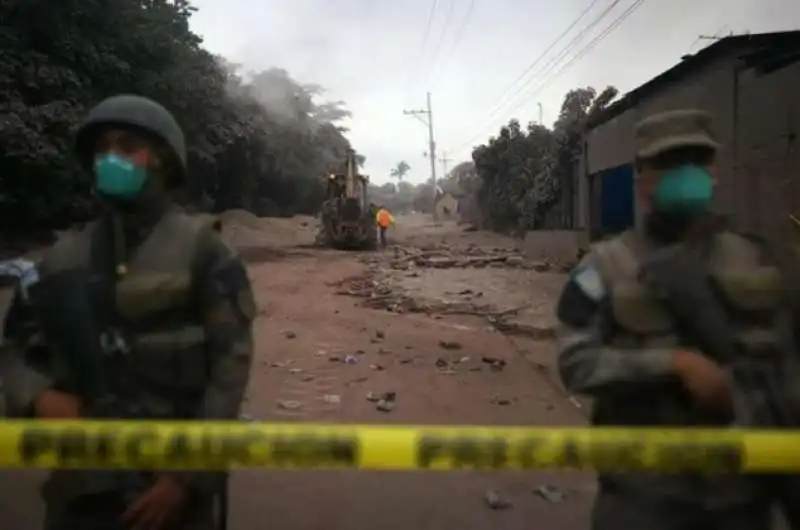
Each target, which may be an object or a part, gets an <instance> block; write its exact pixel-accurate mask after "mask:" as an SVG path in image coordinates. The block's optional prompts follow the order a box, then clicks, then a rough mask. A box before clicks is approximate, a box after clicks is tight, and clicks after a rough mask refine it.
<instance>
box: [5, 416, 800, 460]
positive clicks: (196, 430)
mask: <svg viewBox="0 0 800 530" xmlns="http://www.w3.org/2000/svg"><path fill="white" fill-rule="evenodd" d="M0 467H5V468H54V469H55V468H57V469H63V468H84V469H111V468H115V469H193V470H218V469H227V468H291V469H299V468H306V469H308V468H357V469H385V470H390V469H391V470H453V469H533V468H568V469H578V468H593V469H597V470H601V471H629V470H640V469H650V470H659V471H663V472H680V471H688V470H698V471H705V472H725V473H727V472H767V473H800V432H798V431H786V430H784V431H749V430H748V431H743V430H733V429H721V430H707V429H670V430H662V429H606V428H602V429H601V428H560V427H559V428H522V427H520V428H516V427H514V428H505V427H496V428H495V427H489V428H483V427H426V426H396V427H394V426H362V425H359V426H341V425H309V424H257V423H241V422H135V421H80V422H78V421H76V422H56V421H37V422H33V421H25V422H23V421H8V422H2V423H0Z"/></svg>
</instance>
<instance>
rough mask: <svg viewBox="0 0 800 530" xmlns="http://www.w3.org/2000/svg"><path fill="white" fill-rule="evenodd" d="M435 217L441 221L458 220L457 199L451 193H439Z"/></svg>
mask: <svg viewBox="0 0 800 530" xmlns="http://www.w3.org/2000/svg"><path fill="white" fill-rule="evenodd" d="M435 208H436V215H437V216H438V218H439V219H441V220H442V221H447V220H451V219H457V218H458V199H456V198H455V197H454V196H453V194H452V193H440V194H439V195H438V197H436V204H435Z"/></svg>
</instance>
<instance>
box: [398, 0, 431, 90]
mask: <svg viewBox="0 0 800 530" xmlns="http://www.w3.org/2000/svg"><path fill="white" fill-rule="evenodd" d="M438 5H439V0H433V2H431V10H430V12H429V13H428V24H427V25H426V26H425V34H424V36H423V37H422V46H420V48H419V53H418V54H417V60H416V61H414V63H412V65H411V68H410V70H409V72H408V79H407V80H406V90H405V91H406V93H408V90H409V89H410V88H411V82H412V81H413V80H414V72H415V71H416V68H417V66H418V65H419V63H420V61H421V60H422V57H423V56H424V55H425V47H426V46H427V45H428V39H429V38H430V36H431V26H433V16H434V15H435V14H436V7H437V6H438Z"/></svg>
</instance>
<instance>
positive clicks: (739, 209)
mask: <svg viewBox="0 0 800 530" xmlns="http://www.w3.org/2000/svg"><path fill="white" fill-rule="evenodd" d="M737 81H738V84H737V88H738V98H737V107H736V108H737V115H736V137H735V144H734V147H735V156H734V159H733V161H732V171H733V179H732V181H733V183H734V184H735V186H733V188H734V189H733V190H732V191H733V192H735V194H736V196H735V203H734V205H735V210H734V211H735V213H736V220H737V221H738V224H739V225H740V227H741V228H743V229H745V230H748V231H752V232H755V233H759V234H762V235H765V236H768V237H771V238H775V239H778V240H783V239H785V238H787V237H792V238H796V237H797V236H798V235H799V234H800V228H799V227H798V226H797V224H796V223H795V222H794V221H793V220H792V219H791V215H795V216H798V214H800V104H798V101H797V100H798V97H800V63H795V64H793V65H791V66H788V67H786V68H784V69H782V70H779V71H777V72H774V73H771V74H767V75H758V74H757V72H754V71H752V70H747V71H743V72H741V73H740V74H739V76H738V79H737Z"/></svg>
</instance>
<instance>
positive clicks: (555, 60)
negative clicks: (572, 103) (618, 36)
mask: <svg viewBox="0 0 800 530" xmlns="http://www.w3.org/2000/svg"><path fill="white" fill-rule="evenodd" d="M643 1H644V0H635V2H634V4H633V6H631V7H634V6H637V7H638V5H640V4H641V2H643ZM620 2H621V0H614V1H613V2H612V3H611V4H610V5H609V6H608V7H606V8H605V9H604V10H603V11H602V12H601V13H600V14H599V15H598V16H597V17H596V18H595V19H594V20H592V22H591V23H589V24H588V25H587V26H586V27H585V28H584V29H582V30H581V31H580V32H579V33H578V34H577V35H576V36H575V37H574V38H573V39H572V40H571V41H570V42H569V43H568V44H567V45H566V46H565V47H564V48H562V49H561V51H560V52H559V53H558V54H556V55H555V56H554V57H552V58H551V59H550V60H549V61H548V62H547V63H546V64H545V65H544V66H542V67H541V68H540V69H539V70H538V71H537V73H536V75H535V76H533V78H532V79H530V80H529V82H527V83H525V84H524V85H522V86H521V87H520V88H519V89H518V90H517V91H516V92H515V93H514V95H513V96H512V97H511V98H509V99H508V100H506V101H505V102H502V103H501V104H500V105H499V106H498V107H497V108H496V109H495V111H494V112H493V113H492V114H491V115H490V119H491V118H492V117H494V116H495V115H497V113H498V112H499V111H501V110H504V109H505V110H514V109H516V108H518V107H519V105H521V104H522V103H521V102H520V103H517V105H514V101H515V100H516V99H517V96H519V95H520V94H521V93H522V92H523V90H525V89H526V88H528V85H529V84H530V81H533V80H534V79H536V78H539V79H540V80H541V81H540V83H539V84H537V85H536V86H535V87H534V88H533V90H536V89H541V88H543V87H544V86H545V85H546V84H548V83H549V82H550V80H548V79H547V76H548V75H550V73H551V72H552V71H553V70H555V69H556V68H557V67H558V66H559V63H561V61H562V60H564V59H565V58H566V57H567V56H568V55H569V54H570V53H571V52H572V51H573V50H574V49H575V48H577V47H578V45H579V44H580V43H581V41H582V40H584V38H585V37H586V35H587V33H589V31H591V30H592V29H594V27H595V26H597V25H598V24H599V23H600V22H602V20H603V19H604V18H606V17H607V16H608V14H609V13H610V12H611V10H613V9H614V8H615V7H616V6H617V5H619V3H620ZM630 9H631V8H630V7H629V8H628V11H625V12H623V13H622V15H620V16H621V17H623V20H624V18H627V16H629V14H630V13H629V11H630ZM626 13H628V14H626ZM619 20H620V17H618V18H617V19H615V20H614V21H613V22H612V23H611V25H614V24H615V23H617V21H619ZM619 23H621V22H619ZM617 25H618V24H617ZM609 27H610V26H609ZM614 27H616V26H614ZM607 30H608V27H607V28H606V29H605V30H603V32H605V31H607ZM603 32H601V34H602V33H603ZM609 32H610V31H609ZM597 42H598V41H597V38H595V39H594V40H593V41H591V42H590V43H589V44H587V46H586V47H585V48H583V49H582V50H580V51H578V55H580V57H583V55H585V53H588V50H587V49H586V48H588V47H589V46H591V45H592V43H597ZM575 60H576V59H575V58H574V57H573V59H571V60H570V61H569V62H568V64H573V63H574V62H575ZM560 73H561V71H559V74H560ZM539 91H540V90H538V91H536V93H537V94H538V92H539ZM529 93H530V92H529ZM530 97H532V96H528V95H526V96H525V97H524V98H523V99H522V102H524V101H526V100H528V99H530ZM509 105H512V107H511V108H509ZM488 125H489V120H487V121H486V122H485V125H484V126H483V127H482V128H481V129H480V132H477V133H476V134H475V135H473V136H472V137H471V138H470V139H469V140H468V141H466V142H463V143H461V144H459V146H458V149H459V150H460V149H462V148H463V147H465V146H466V145H468V144H470V143H472V142H473V141H475V140H477V139H478V138H480V137H481V136H483V135H484V134H485V132H486V130H487V126H488Z"/></svg>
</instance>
